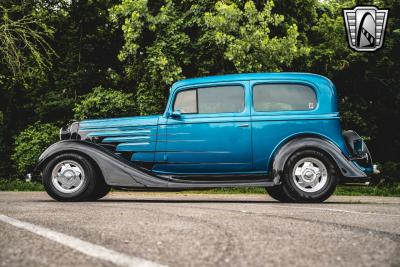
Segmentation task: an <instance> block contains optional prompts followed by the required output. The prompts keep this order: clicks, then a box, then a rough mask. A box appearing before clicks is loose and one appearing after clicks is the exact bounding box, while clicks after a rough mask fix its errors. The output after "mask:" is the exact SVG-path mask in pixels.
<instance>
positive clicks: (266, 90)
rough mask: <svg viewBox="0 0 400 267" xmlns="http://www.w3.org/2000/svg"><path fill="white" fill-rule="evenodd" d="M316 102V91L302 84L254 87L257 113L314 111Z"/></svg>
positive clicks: (260, 85) (258, 85)
mask: <svg viewBox="0 0 400 267" xmlns="http://www.w3.org/2000/svg"><path fill="white" fill-rule="evenodd" d="M316 102H317V97H316V95H315V91H314V90H313V89H312V88H311V87H309V86H306V85H302V84H257V85H255V86H254V87H253V105H254V109H255V110H256V111H286V110H312V109H314V108H315V106H316Z"/></svg>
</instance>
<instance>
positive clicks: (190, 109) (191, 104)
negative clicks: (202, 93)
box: [174, 89, 197, 114]
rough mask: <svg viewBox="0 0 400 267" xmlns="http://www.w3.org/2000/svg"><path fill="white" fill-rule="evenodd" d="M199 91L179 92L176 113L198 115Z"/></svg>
mask: <svg viewBox="0 0 400 267" xmlns="http://www.w3.org/2000/svg"><path fill="white" fill-rule="evenodd" d="M196 98H197V90H196V89H194V90H186V91H182V92H179V93H178V94H177V96H176V98H175V103H174V111H176V110H180V111H181V112H182V113H183V114H184V113H197V101H196Z"/></svg>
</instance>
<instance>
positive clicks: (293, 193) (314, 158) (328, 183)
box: [281, 150, 339, 202]
mask: <svg viewBox="0 0 400 267" xmlns="http://www.w3.org/2000/svg"><path fill="white" fill-rule="evenodd" d="M338 177H339V176H338V172H337V169H336V166H335V165H334V163H333V162H332V160H331V158H330V157H328V156H327V155H325V154H324V153H322V152H320V151H316V150H303V151H299V152H296V153H294V154H293V155H292V156H291V157H290V158H289V160H288V161H287V162H286V165H285V168H284V172H283V177H282V178H281V179H282V185H281V186H282V189H281V190H282V192H283V194H284V195H285V197H286V200H293V201H294V202H323V201H324V200H326V199H327V198H329V197H330V196H331V195H332V194H333V192H334V191H335V189H336V185H337V183H338V180H339V178H338ZM286 202H287V201H286ZM289 202H290V201H289Z"/></svg>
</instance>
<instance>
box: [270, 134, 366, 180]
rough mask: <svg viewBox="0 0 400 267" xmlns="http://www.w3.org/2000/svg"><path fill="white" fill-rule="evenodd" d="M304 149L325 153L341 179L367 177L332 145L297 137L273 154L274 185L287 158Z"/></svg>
mask: <svg viewBox="0 0 400 267" xmlns="http://www.w3.org/2000/svg"><path fill="white" fill-rule="evenodd" d="M304 149H317V150H320V151H323V152H325V153H327V154H328V155H329V156H330V157H331V158H332V160H333V161H334V162H335V164H336V166H337V168H338V170H339V171H340V173H341V175H342V177H345V178H349V179H357V178H367V177H368V176H367V175H366V174H365V173H364V172H363V171H362V170H360V169H359V168H358V167H357V166H356V165H355V164H354V163H353V162H351V160H349V159H348V158H347V157H346V156H345V155H344V154H343V153H342V151H341V150H340V148H338V147H337V146H336V145H335V144H334V143H332V142H330V141H328V140H325V139H321V138H316V137H299V138H295V139H293V140H290V141H289V142H287V143H286V144H284V145H283V146H282V147H281V148H280V149H279V150H278V151H277V153H276V154H275V157H274V160H273V163H272V176H273V179H274V182H275V183H276V184H278V183H280V178H281V176H282V174H283V171H284V167H285V164H286V162H287V160H288V159H289V157H290V156H291V155H292V154H293V153H295V152H296V151H298V150H304Z"/></svg>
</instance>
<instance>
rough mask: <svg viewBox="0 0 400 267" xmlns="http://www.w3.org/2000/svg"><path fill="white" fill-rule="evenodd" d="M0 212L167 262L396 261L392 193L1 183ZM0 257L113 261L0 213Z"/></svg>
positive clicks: (397, 229) (398, 228)
mask: <svg viewBox="0 0 400 267" xmlns="http://www.w3.org/2000/svg"><path fill="white" fill-rule="evenodd" d="M0 214H1V215H5V216H8V217H11V218H13V219H17V220H20V221H23V222H28V223H31V224H33V225H37V226H41V227H44V228H46V229H50V230H52V231H56V232H59V233H62V234H65V235H68V236H72V237H75V238H79V239H80V240H84V241H86V242H89V243H92V244H95V245H99V246H101V247H105V248H107V249H111V250H113V251H116V252H119V253H122V254H125V255H129V256H133V257H138V258H141V259H145V260H148V261H151V262H154V263H158V264H162V265H168V266H400V198H386V197H339V196H334V197H331V198H330V199H328V200H327V201H326V202H325V203H322V204H282V203H278V202H276V201H273V200H272V199H271V198H270V197H268V196H266V195H252V194H246V195H242V194H232V195H224V194H191V193H184V192H183V193H182V192H181V193H171V192H166V193H153V192H149V193H143V192H113V193H111V194H109V195H108V196H107V197H106V198H104V199H103V200H101V201H97V202H81V203H60V202H56V201H53V200H52V199H50V198H49V197H48V196H47V194H46V193H44V192H0ZM0 266H7V267H9V266H116V265H114V263H113V262H109V261H105V260H102V259H101V258H96V257H91V256H89V255H86V254H84V253H81V252H79V251H77V250H75V249H72V248H70V247H67V246H64V245H63V244H62V243H59V242H55V241H53V240H49V239H47V238H45V237H43V236H39V235H37V234H35V233H33V232H30V231H28V230H24V229H20V228H18V227H15V226H13V225H11V224H8V223H6V222H4V221H0Z"/></svg>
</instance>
